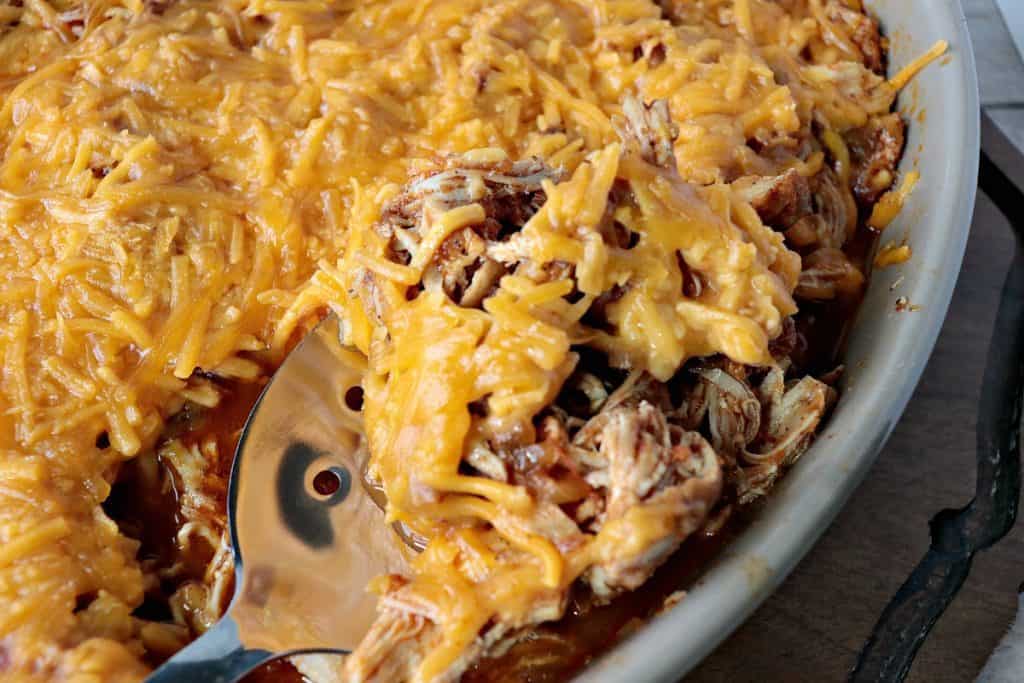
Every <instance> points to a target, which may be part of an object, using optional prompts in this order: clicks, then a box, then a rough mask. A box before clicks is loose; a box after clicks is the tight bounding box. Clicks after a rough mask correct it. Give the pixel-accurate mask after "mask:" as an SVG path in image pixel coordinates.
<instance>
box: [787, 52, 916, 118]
mask: <svg viewBox="0 0 1024 683" xmlns="http://www.w3.org/2000/svg"><path fill="white" fill-rule="evenodd" d="M800 76H801V78H803V79H805V80H807V81H809V82H810V83H811V84H813V85H816V86H820V87H821V92H828V91H830V89H831V88H835V89H836V90H838V94H839V97H830V98H828V100H819V102H818V104H819V107H820V108H821V112H823V114H824V116H825V117H826V119H828V118H829V113H828V112H830V111H837V112H847V114H845V115H843V116H844V117H845V116H846V115H849V114H853V113H854V112H857V113H858V114H860V113H863V112H867V113H868V114H869V115H874V116H882V115H884V114H886V113H887V112H888V111H889V110H890V109H891V108H892V103H893V101H894V100H895V99H896V90H895V88H893V87H892V85H891V84H890V83H889V82H888V81H886V80H885V78H884V77H882V76H880V75H878V74H876V73H875V72H874V71H871V70H870V69H868V68H867V67H865V66H864V65H863V64H861V63H860V62H852V61H849V62H836V63H835V64H812V65H809V66H805V67H803V68H802V69H801V71H800Z"/></svg>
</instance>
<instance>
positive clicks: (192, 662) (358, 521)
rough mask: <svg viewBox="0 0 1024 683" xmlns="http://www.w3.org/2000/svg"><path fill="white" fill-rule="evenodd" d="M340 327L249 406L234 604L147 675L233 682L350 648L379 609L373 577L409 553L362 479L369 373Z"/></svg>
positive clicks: (327, 327) (238, 480)
mask: <svg viewBox="0 0 1024 683" xmlns="http://www.w3.org/2000/svg"><path fill="white" fill-rule="evenodd" d="M338 335H339V323H338V319H337V318H336V317H335V316H334V315H330V316H328V317H327V318H325V319H324V320H323V321H322V322H321V323H320V324H319V325H318V326H317V327H316V328H315V329H314V330H313V331H311V332H310V333H309V334H308V335H306V337H305V338H304V339H303V340H302V342H300V343H299V345H298V346H297V347H296V348H295V350H294V351H292V353H291V354H290V355H289V356H288V357H287V358H286V359H285V361H284V363H283V364H282V365H281V367H280V368H279V369H278V370H277V372H276V373H275V374H274V377H273V378H272V379H271V381H270V383H269V384H268V385H267V387H266V388H265V389H264V391H263V394H262V395H261V396H260V399H259V400H258V401H257V402H256V405H255V406H254V407H253V409H252V412H251V413H250V415H249V418H248V420H247V421H246V424H245V427H244V428H243V430H242V435H241V437H240V439H239V442H238V448H237V450H236V451H235V459H234V462H233V464H232V469H231V481H230V485H229V488H228V523H229V525H230V530H231V544H232V550H233V552H234V561H235V586H236V587H235V594H234V597H233V598H232V601H231V605H230V606H229V607H228V610H227V612H226V613H225V615H224V616H223V617H222V618H221V619H220V621H218V622H217V624H216V625H215V626H214V627H213V628H211V629H210V630H209V631H207V632H206V633H205V634H204V635H203V636H202V637H200V638H199V639H197V640H196V641H195V642H193V643H192V644H191V645H189V646H188V647H186V648H184V649H183V650H182V651H181V652H179V653H178V654H176V655H175V656H174V657H172V658H171V659H169V660H168V661H167V662H166V663H165V664H164V665H163V666H161V667H160V668H159V669H157V671H155V672H154V673H153V674H152V675H151V676H150V677H149V679H147V680H148V681H149V683H169V682H170V681H183V680H203V681H211V682H214V683H221V682H224V683H227V682H228V681H233V680H236V679H238V678H239V677H241V676H242V675H244V674H245V673H246V672H248V671H250V670H252V669H253V668H255V667H256V666H258V665H260V664H262V663H264V662H267V661H269V660H271V659H275V658H277V657H282V656H286V655H291V654H300V653H307V652H322V651H328V652H337V653H342V654H344V653H347V652H349V651H351V650H352V649H353V648H355V646H356V645H357V644H358V643H359V641H360V640H361V639H362V637H363V635H364V634H365V633H366V632H367V631H368V630H369V628H370V625H371V624H372V623H373V619H374V617H375V603H376V598H375V596H373V595H371V594H370V593H368V592H367V591H366V585H367V583H368V582H369V580H370V579H372V578H373V577H374V576H376V575H378V574H382V573H387V572H396V571H402V570H403V568H404V567H405V566H406V564H407V561H408V559H409V555H410V553H411V552H412V551H411V550H409V549H408V547H407V546H406V545H405V544H404V543H402V542H401V541H400V539H399V537H398V536H397V535H396V534H395V532H394V531H393V530H392V528H391V527H390V526H389V525H387V524H385V523H384V513H383V511H382V510H381V508H380V507H379V505H378V504H377V503H376V502H375V500H374V497H373V496H372V495H371V491H370V490H369V489H368V487H367V486H366V485H365V484H364V483H363V477H362V471H363V468H364V466H365V460H366V449H365V446H364V443H363V437H362V430H361V422H362V420H361V417H360V413H359V408H360V407H361V406H360V405H359V403H360V402H361V401H360V399H361V393H360V392H361V389H358V387H359V386H360V382H361V380H362V373H361V371H360V370H359V369H358V368H355V367H353V366H352V365H351V364H350V363H346V362H345V360H344V359H345V357H346V352H345V351H344V350H343V349H342V347H341V344H340V342H339V336H338ZM350 403H351V404H353V405H348V404H350Z"/></svg>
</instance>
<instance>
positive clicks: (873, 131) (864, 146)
mask: <svg viewBox="0 0 1024 683" xmlns="http://www.w3.org/2000/svg"><path fill="white" fill-rule="evenodd" d="M905 130H906V125H905V124H904V123H903V119H901V118H900V115H899V114H897V113H892V114H886V115H884V116H876V117H873V118H872V119H871V120H870V121H868V123H867V125H866V126H863V127H862V128H858V129H856V130H853V131H851V132H850V133H849V134H848V135H847V144H848V145H849V147H850V158H851V162H852V164H853V171H854V184H853V192H854V194H855V195H856V196H857V200H858V201H860V202H861V203H862V204H864V205H870V204H873V203H874V202H876V201H878V198H879V197H880V196H881V195H882V193H883V192H885V191H886V190H888V189H889V188H890V187H892V184H893V182H894V181H895V180H896V165H897V164H898V163H899V160H900V154H902V153H903V145H904V142H905Z"/></svg>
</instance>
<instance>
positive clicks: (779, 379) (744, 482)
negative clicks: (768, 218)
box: [736, 368, 837, 503]
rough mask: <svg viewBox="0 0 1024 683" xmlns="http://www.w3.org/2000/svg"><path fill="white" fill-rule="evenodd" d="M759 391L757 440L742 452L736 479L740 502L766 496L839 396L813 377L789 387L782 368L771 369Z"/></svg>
mask: <svg viewBox="0 0 1024 683" xmlns="http://www.w3.org/2000/svg"><path fill="white" fill-rule="evenodd" d="M757 393H758V399H759V401H760V403H761V415H762V423H761V428H760V430H759V433H758V436H757V438H756V440H755V441H754V443H753V444H751V447H750V448H749V449H746V450H744V451H743V454H742V460H743V465H742V466H741V467H740V472H739V476H738V477H737V481H736V487H737V496H738V498H739V501H740V503H748V502H750V501H752V500H754V499H755V498H758V497H760V496H763V495H764V494H765V493H767V491H768V489H769V488H771V486H772V484H773V483H774V482H775V480H776V479H777V477H778V476H779V474H781V472H782V471H784V470H785V469H786V468H788V467H791V466H793V465H794V464H795V463H796V461H797V460H799V458H800V456H802V455H803V454H804V453H805V452H806V451H807V449H808V448H809V447H810V445H811V443H812V442H813V441H814V436H815V434H816V432H817V430H818V426H819V425H820V424H821V421H822V420H823V419H824V417H825V415H826V414H827V413H828V411H829V410H830V409H831V408H832V406H833V405H834V404H835V401H836V398H837V394H836V391H835V389H833V388H832V387H830V386H828V385H827V384H825V383H823V382H819V381H818V380H816V379H814V378H813V377H804V378H803V379H801V380H800V381H798V382H796V383H795V384H793V385H792V386H790V387H788V388H787V387H786V383H785V373H784V372H783V371H782V369H781V368H773V369H772V370H771V371H770V372H769V373H768V375H767V376H766V377H765V378H764V380H763V381H762V382H761V385H760V387H759V388H758V392H757Z"/></svg>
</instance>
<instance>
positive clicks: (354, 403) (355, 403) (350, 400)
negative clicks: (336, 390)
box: [345, 384, 363, 413]
mask: <svg viewBox="0 0 1024 683" xmlns="http://www.w3.org/2000/svg"><path fill="white" fill-rule="evenodd" d="M345 405H347V406H348V407H349V410H354V411H356V412H357V413H358V412H359V411H360V410H362V409H363V388H362V387H361V386H359V385H358V384H357V385H356V386H354V387H349V389H348V391H346V392H345Z"/></svg>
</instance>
